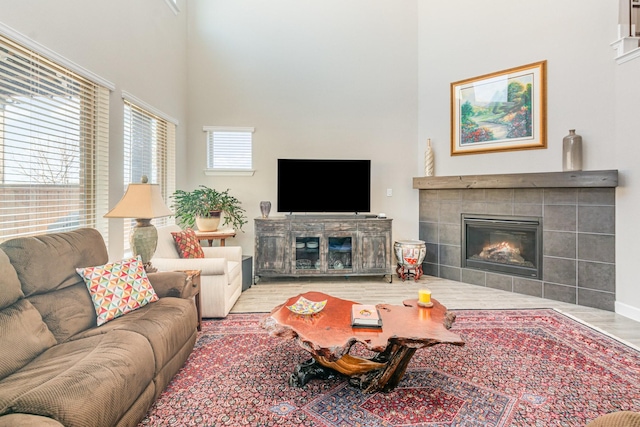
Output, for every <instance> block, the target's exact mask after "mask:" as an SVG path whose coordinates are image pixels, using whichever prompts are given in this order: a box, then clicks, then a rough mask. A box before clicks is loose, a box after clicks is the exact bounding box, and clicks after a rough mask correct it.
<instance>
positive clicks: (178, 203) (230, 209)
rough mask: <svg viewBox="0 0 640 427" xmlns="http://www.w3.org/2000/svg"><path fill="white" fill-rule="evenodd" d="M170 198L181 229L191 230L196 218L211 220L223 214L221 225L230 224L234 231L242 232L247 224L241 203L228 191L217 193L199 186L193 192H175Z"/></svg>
mask: <svg viewBox="0 0 640 427" xmlns="http://www.w3.org/2000/svg"><path fill="white" fill-rule="evenodd" d="M171 198H172V199H173V200H174V204H173V207H174V209H175V217H176V219H177V220H178V224H179V225H180V226H181V227H191V228H193V227H194V225H195V222H196V217H202V218H211V217H214V216H216V215H219V212H223V213H224V221H223V224H222V225H227V224H230V225H231V226H232V227H233V228H234V229H236V230H240V231H242V226H243V225H245V224H246V223H247V217H246V215H245V214H246V211H245V210H244V209H243V208H242V206H241V202H240V201H239V200H238V199H236V198H235V197H234V196H232V195H231V194H229V189H226V190H225V191H218V190H215V189H213V188H209V187H207V186H205V185H200V186H199V187H198V188H196V189H195V190H193V191H184V190H176V191H175V192H174V193H173V195H172V196H171Z"/></svg>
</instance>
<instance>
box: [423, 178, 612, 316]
mask: <svg viewBox="0 0 640 427" xmlns="http://www.w3.org/2000/svg"><path fill="white" fill-rule="evenodd" d="M617 185H618V171H617V170H608V171H577V172H576V171H574V172H546V173H526V174H502V175H468V176H444V177H418V178H414V179H413V188H415V189H417V190H419V193H420V210H419V221H420V234H419V236H420V237H419V238H420V240H424V241H425V243H426V246H427V256H426V257H425V261H424V263H423V269H424V273H425V274H428V275H431V276H437V277H442V278H446V279H450V280H457V281H460V282H465V283H471V284H474V285H479V286H487V287H490V288H496V289H502V290H506V291H510V292H516V293H521V294H526V295H533V296H537V297H542V298H548V299H552V300H557V301H562V302H568V303H573V304H578V305H584V306H589V307H596V308H600V309H603V310H609V311H614V303H615V187H616V186H617ZM464 213H472V214H491V215H516V216H532V217H540V218H542V224H543V238H542V241H543V248H542V252H543V259H542V278H541V280H537V279H528V278H525V277H519V276H511V275H507V274H499V273H493V272H485V271H481V270H475V269H469V268H462V267H461V265H462V264H461V261H462V260H461V257H462V254H461V240H462V230H461V224H460V223H461V220H460V218H461V215H462V214H464Z"/></svg>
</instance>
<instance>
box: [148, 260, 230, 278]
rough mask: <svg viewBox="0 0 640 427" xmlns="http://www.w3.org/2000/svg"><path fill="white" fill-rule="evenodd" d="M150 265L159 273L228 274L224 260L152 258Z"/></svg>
mask: <svg viewBox="0 0 640 427" xmlns="http://www.w3.org/2000/svg"><path fill="white" fill-rule="evenodd" d="M151 263H152V265H153V266H154V267H156V268H157V269H158V270H160V271H179V270H201V274H202V275H203V276H222V275H224V274H227V273H228V271H229V270H228V268H227V259H225V258H153V259H152V260H151Z"/></svg>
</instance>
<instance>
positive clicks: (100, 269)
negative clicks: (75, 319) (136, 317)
mask: <svg viewBox="0 0 640 427" xmlns="http://www.w3.org/2000/svg"><path fill="white" fill-rule="evenodd" d="M76 271H77V272H78V274H79V275H80V276H82V278H83V279H84V281H85V282H86V284H87V288H88V289H89V293H90V294H91V300H92V301H93V305H94V306H95V309H96V315H97V316H98V323H97V324H98V326H100V325H103V324H105V323H107V322H108V321H109V320H113V319H115V318H116V317H120V316H122V315H123V314H125V313H128V312H130V311H133V310H136V309H138V308H140V307H142V306H145V305H147V304H148V303H150V302H154V301H158V295H156V293H155V291H154V290H153V287H152V286H151V283H150V282H149V279H148V278H147V273H146V272H145V271H144V265H143V264H142V260H141V259H140V255H138V256H137V257H134V258H129V259H125V260H122V261H117V262H111V263H107V264H104V265H98V266H95V267H85V268H76Z"/></svg>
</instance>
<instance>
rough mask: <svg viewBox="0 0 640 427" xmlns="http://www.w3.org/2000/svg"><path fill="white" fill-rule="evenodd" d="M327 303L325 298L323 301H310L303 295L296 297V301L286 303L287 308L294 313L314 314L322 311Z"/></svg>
mask: <svg viewBox="0 0 640 427" xmlns="http://www.w3.org/2000/svg"><path fill="white" fill-rule="evenodd" d="M326 304H327V300H324V301H311V300H308V299H306V298H304V297H300V298H298V301H296V302H295V303H293V304H292V305H288V306H287V308H288V309H289V310H291V311H293V312H294V313H296V314H316V313H319V312H320V311H322V309H323V308H324V306H325V305H326Z"/></svg>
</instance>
